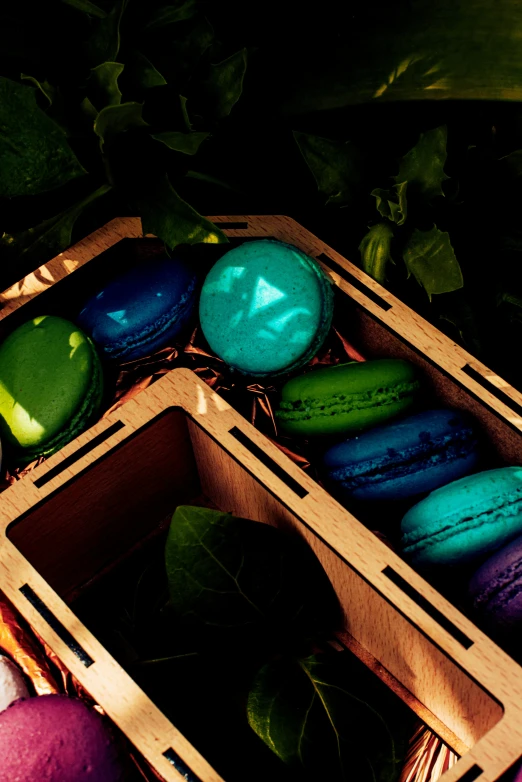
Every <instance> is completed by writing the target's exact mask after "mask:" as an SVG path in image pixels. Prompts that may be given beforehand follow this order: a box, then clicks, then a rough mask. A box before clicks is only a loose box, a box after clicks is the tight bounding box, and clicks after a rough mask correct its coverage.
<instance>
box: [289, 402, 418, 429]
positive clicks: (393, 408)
mask: <svg viewBox="0 0 522 782" xmlns="http://www.w3.org/2000/svg"><path fill="white" fill-rule="evenodd" d="M414 401H415V400H414V399H413V397H405V398H403V399H398V400H397V399H394V397H393V396H392V397H391V399H390V398H389V397H387V395H386V394H382V395H379V396H378V397H376V398H375V404H374V405H373V406H371V407H367V408H362V409H354V410H350V411H345V410H344V409H343V408H344V406H343V405H330V406H328V408H326V409H325V413H324V414H321V413H320V412H318V411H314V414H313V415H311V416H310V417H308V418H301V419H299V418H296V419H292V418H283V417H282V416H280V415H279V416H278V420H279V423H280V424H281V428H282V429H283V430H284V432H285V434H289V435H296V436H300V437H317V436H328V435H332V436H334V435H337V434H348V433H350V432H361V431H363V430H365V429H369V428H370V427H372V426H377V425H379V424H383V423H386V422H387V421H389V420H390V418H394V417H396V416H399V415H402V414H403V413H406V412H408V410H409V409H410V408H411V407H412V405H413V403H414Z"/></svg>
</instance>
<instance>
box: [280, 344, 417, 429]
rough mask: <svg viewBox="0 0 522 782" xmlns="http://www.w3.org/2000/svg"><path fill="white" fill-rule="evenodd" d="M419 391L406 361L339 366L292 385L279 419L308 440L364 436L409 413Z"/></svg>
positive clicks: (285, 394)
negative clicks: (337, 435) (361, 432)
mask: <svg viewBox="0 0 522 782" xmlns="http://www.w3.org/2000/svg"><path fill="white" fill-rule="evenodd" d="M419 387H420V384H419V380H418V377H417V374H416V370H415V367H414V366H413V365H412V364H410V363H409V362H407V361H402V360H401V359H393V358H392V359H376V360H373V361H364V362H351V363H349V364H337V365H335V366H332V367H327V368H325V369H317V370H313V371H312V372H307V373H306V374H305V375H301V376H299V377H295V378H292V379H291V380H289V381H288V383H286V384H285V385H284V386H283V389H282V391H281V401H280V405H279V409H278V411H277V418H278V421H279V423H280V424H281V427H282V428H283V429H284V431H285V432H287V433H288V434H296V435H300V436H303V437H309V436H316V435H317V436H320V435H336V434H343V433H350V432H358V431H363V430H364V429H369V428H371V427H373V426H377V425H378V424H383V423H385V422H386V421H389V420H390V419H392V418H394V417H396V416H398V415H401V414H403V413H405V412H406V411H407V410H408V409H409V408H410V407H411V406H412V405H413V403H414V401H415V397H416V394H417V392H418V390H419Z"/></svg>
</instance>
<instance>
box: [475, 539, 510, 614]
mask: <svg viewBox="0 0 522 782" xmlns="http://www.w3.org/2000/svg"><path fill="white" fill-rule="evenodd" d="M469 596H470V598H471V599H472V601H473V607H474V609H475V611H476V612H477V613H479V614H480V615H481V616H482V617H483V618H485V619H486V621H487V622H488V624H489V625H490V626H492V627H495V628H498V629H511V628H513V627H518V626H520V628H521V629H522V536H519V537H518V538H515V540H512V541H511V542H510V543H508V544H507V546H504V547H503V548H501V549H500V551H497V552H496V553H495V554H493V555H492V556H491V557H490V558H489V559H487V560H486V562H485V563H484V564H483V565H481V567H480V568H479V569H478V570H477V571H476V572H475V574H474V575H473V577H472V579H471V581H470V583H469Z"/></svg>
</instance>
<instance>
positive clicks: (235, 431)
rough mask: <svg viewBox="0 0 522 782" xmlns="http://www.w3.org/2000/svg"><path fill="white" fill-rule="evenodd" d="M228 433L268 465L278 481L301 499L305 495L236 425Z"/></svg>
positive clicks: (304, 491) (292, 479)
mask: <svg viewBox="0 0 522 782" xmlns="http://www.w3.org/2000/svg"><path fill="white" fill-rule="evenodd" d="M228 433H229V434H231V435H232V437H235V438H236V440H237V441H238V442H239V443H241V445H244V446H245V448H248V450H249V451H250V453H251V454H252V455H253V456H255V457H256V459H258V460H259V461H260V462H261V463H262V464H264V465H265V467H268V468H269V469H270V470H271V471H272V472H273V473H274V475H276V476H277V477H278V478H279V480H280V481H282V482H283V483H284V484H285V485H286V486H287V487H288V488H289V489H290V490H291V491H293V492H294V494H297V496H298V497H299V498H300V499H301V500H302V499H303V497H306V495H307V494H308V491H307V490H306V489H305V488H303V487H302V486H301V484H300V483H298V482H297V481H296V480H294V478H292V476H291V475H288V473H287V472H286V470H284V469H283V468H282V467H281V466H280V465H279V464H278V463H277V462H275V461H274V460H273V459H272V458H271V457H270V456H268V454H266V453H265V452H264V451H263V449H262V448H260V447H259V446H258V445H256V444H255V443H254V442H253V441H252V440H251V439H250V437H248V435H246V434H245V433H244V432H242V431H241V429H239V428H238V427H237V426H233V427H232V429H229V432H228Z"/></svg>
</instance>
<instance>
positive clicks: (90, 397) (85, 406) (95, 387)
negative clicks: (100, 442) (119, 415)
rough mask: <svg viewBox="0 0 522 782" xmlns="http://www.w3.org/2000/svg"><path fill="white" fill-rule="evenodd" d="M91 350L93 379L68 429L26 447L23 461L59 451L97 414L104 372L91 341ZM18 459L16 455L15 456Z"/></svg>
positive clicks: (101, 394)
mask: <svg viewBox="0 0 522 782" xmlns="http://www.w3.org/2000/svg"><path fill="white" fill-rule="evenodd" d="M89 342H91V341H90V340H89ZM91 350H92V353H93V362H92V379H91V384H90V386H89V392H88V393H87V395H86V396H85V397H84V398H83V401H82V403H81V405H80V407H79V408H78V410H77V411H76V412H75V414H74V415H73V417H72V418H71V419H70V422H69V424H68V426H67V428H66V429H62V430H61V431H60V432H58V434H56V435H55V436H54V437H52V438H51V439H50V440H47V441H46V442H44V443H42V444H40V445H38V446H36V447H34V448H24V450H23V461H24V463H27V461H28V459H38V458H39V457H40V456H50V455H51V454H53V453H55V452H56V451H59V450H60V448H62V447H63V446H64V445H66V444H67V443H69V442H70V441H71V440H72V439H74V437H76V435H78V434H80V432H81V431H82V430H83V429H84V428H85V425H86V424H87V423H88V422H89V421H90V419H91V418H92V417H93V416H94V415H95V413H96V412H97V410H98V409H99V407H100V404H101V400H102V396H103V374H102V369H101V365H100V361H99V359H98V354H97V353H96V350H95V348H94V345H92V343H91ZM15 460H16V457H15Z"/></svg>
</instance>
